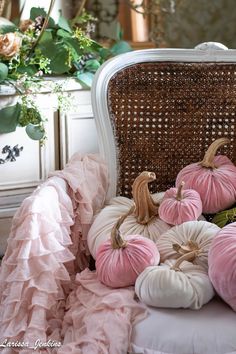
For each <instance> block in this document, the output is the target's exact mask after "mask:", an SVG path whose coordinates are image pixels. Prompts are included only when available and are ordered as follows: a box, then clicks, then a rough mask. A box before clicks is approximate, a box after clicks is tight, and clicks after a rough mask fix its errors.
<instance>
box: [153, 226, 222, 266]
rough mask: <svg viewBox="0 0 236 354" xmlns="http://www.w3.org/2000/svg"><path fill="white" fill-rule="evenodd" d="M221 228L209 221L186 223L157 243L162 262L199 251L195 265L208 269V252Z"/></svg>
mask: <svg viewBox="0 0 236 354" xmlns="http://www.w3.org/2000/svg"><path fill="white" fill-rule="evenodd" d="M219 230H220V228H219V227H218V226H217V225H215V224H212V223H210V222H207V221H186V222H185V223H183V224H181V225H177V226H175V227H173V228H172V229H171V230H168V231H167V232H165V233H164V234H162V235H161V237H160V238H159V240H158V241H157V248H158V250H159V252H160V256H161V262H164V261H165V260H167V259H170V258H174V259H176V258H179V257H180V256H181V255H183V254H185V253H187V252H189V251H191V250H198V255H197V257H196V258H195V259H194V261H193V263H194V264H198V265H201V266H202V267H203V268H204V269H205V270H206V271H207V269H208V251H209V248H210V245H211V242H212V240H213V238H214V237H215V235H216V234H217V233H218V232H219Z"/></svg>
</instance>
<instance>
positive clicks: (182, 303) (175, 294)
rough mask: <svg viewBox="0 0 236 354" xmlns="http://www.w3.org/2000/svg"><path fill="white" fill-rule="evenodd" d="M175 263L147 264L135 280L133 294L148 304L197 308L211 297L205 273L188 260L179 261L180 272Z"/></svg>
mask: <svg viewBox="0 0 236 354" xmlns="http://www.w3.org/2000/svg"><path fill="white" fill-rule="evenodd" d="M175 262H176V261H175V260H173V259H172V260H168V261H166V262H165V263H162V264H161V265H160V266H150V267H147V268H146V269H145V270H144V271H143V272H142V273H141V274H140V275H139V276H138V278H137V279H136V283H135V293H136V295H137V296H138V298H139V299H140V301H142V302H143V303H145V304H146V305H149V306H155V307H171V308H191V309H194V310H197V309H200V308H201V307H202V306H203V305H204V304H206V303H207V302H209V301H210V300H211V299H212V297H213V296H214V290H213V286H212V285H211V282H210V279H209V277H208V275H207V272H206V271H205V270H204V269H203V268H202V267H201V266H198V265H193V264H192V263H190V262H188V261H183V262H182V263H181V271H179V265H177V267H175V266H174V263H175Z"/></svg>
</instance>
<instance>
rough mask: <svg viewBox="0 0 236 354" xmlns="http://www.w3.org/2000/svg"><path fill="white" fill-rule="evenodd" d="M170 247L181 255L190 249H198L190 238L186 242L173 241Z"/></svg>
mask: <svg viewBox="0 0 236 354" xmlns="http://www.w3.org/2000/svg"><path fill="white" fill-rule="evenodd" d="M172 248H173V249H174V250H175V252H177V253H179V254H181V255H182V254H185V253H188V252H191V251H197V250H199V247H198V244H197V242H195V241H192V240H189V241H188V242H187V243H186V244H182V245H179V244H178V243H173V245H172Z"/></svg>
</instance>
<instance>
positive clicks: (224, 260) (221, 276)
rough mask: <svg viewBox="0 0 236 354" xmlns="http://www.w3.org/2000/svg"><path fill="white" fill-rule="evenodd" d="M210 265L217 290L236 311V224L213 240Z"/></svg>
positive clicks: (213, 282)
mask: <svg viewBox="0 0 236 354" xmlns="http://www.w3.org/2000/svg"><path fill="white" fill-rule="evenodd" d="M208 265H209V277H210V280H211V282H212V284H213V286H214V288H215V290H216V291H217V293H218V294H219V295H220V297H221V298H222V299H223V300H224V301H225V302H227V304H229V305H230V306H231V307H232V309H233V310H234V311H236V222H234V223H232V224H229V225H227V226H225V227H223V229H221V230H220V231H219V232H218V234H217V235H216V236H215V238H214V239H213V241H212V243H211V246H210V250H209V254H208Z"/></svg>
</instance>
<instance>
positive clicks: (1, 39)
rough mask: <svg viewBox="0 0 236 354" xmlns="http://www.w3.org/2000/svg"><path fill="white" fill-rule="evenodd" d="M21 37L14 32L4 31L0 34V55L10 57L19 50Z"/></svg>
mask: <svg viewBox="0 0 236 354" xmlns="http://www.w3.org/2000/svg"><path fill="white" fill-rule="evenodd" d="M20 46H21V38H20V37H19V36H18V35H17V34H16V33H12V32H11V33H6V34H2V35H0V56H1V57H3V58H4V59H10V58H11V57H13V56H14V55H15V54H16V53H18V52H19V50H20Z"/></svg>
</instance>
